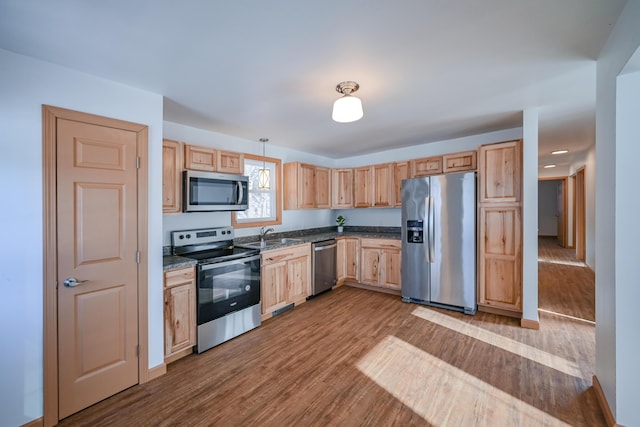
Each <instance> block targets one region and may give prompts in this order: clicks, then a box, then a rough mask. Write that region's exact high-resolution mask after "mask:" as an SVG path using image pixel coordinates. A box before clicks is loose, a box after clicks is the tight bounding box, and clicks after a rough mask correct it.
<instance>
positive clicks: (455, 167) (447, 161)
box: [442, 151, 476, 173]
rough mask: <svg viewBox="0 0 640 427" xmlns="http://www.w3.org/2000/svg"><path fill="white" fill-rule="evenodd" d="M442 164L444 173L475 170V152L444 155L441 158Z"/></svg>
mask: <svg viewBox="0 0 640 427" xmlns="http://www.w3.org/2000/svg"><path fill="white" fill-rule="evenodd" d="M442 164H443V166H442V171H443V172H444V173H447V172H461V171H470V170H476V152H475V151H464V152H462V153H453V154H445V155H444V156H442Z"/></svg>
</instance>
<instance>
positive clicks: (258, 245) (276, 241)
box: [237, 237, 302, 249]
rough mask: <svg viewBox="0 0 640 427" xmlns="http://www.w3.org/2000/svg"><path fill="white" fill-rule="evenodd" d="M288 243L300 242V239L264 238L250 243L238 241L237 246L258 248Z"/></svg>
mask: <svg viewBox="0 0 640 427" xmlns="http://www.w3.org/2000/svg"><path fill="white" fill-rule="evenodd" d="M289 243H302V240H301V239H292V238H289V237H283V238H282V239H268V240H265V241H264V242H260V241H257V242H250V243H238V244H237V246H244V247H245V248H252V249H260V248H268V247H270V246H277V245H286V244H289Z"/></svg>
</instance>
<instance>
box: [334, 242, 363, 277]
mask: <svg viewBox="0 0 640 427" xmlns="http://www.w3.org/2000/svg"><path fill="white" fill-rule="evenodd" d="M336 240H337V244H338V248H337V251H336V261H337V262H336V275H337V277H336V279H337V284H338V285H341V284H343V283H344V282H358V281H359V280H360V269H359V268H358V265H359V263H358V258H359V257H360V239H359V238H358V237H338V238H337V239H336Z"/></svg>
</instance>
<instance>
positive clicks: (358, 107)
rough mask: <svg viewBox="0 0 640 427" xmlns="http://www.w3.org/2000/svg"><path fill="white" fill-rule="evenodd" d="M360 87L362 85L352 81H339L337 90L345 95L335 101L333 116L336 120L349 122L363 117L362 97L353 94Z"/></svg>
mask: <svg viewBox="0 0 640 427" xmlns="http://www.w3.org/2000/svg"><path fill="white" fill-rule="evenodd" d="M359 88H360V85H359V84H358V83H356V82H352V81H347V82H342V83H338V85H337V86H336V91H337V92H339V93H341V94H343V95H344V96H343V97H342V98H338V99H336V102H334V103H333V113H332V114H331V118H332V119H333V120H334V121H336V122H339V123H349V122H355V121H356V120H360V119H361V118H362V115H363V113H362V101H360V98H357V97H355V96H352V95H351V94H352V93H354V92H356V91H357V90H358V89H359Z"/></svg>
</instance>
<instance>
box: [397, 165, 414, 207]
mask: <svg viewBox="0 0 640 427" xmlns="http://www.w3.org/2000/svg"><path fill="white" fill-rule="evenodd" d="M410 174H411V166H410V164H409V162H396V163H395V167H394V171H393V175H394V176H393V187H394V193H395V194H394V198H393V200H394V202H395V206H402V180H403V179H408V178H409V177H410Z"/></svg>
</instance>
